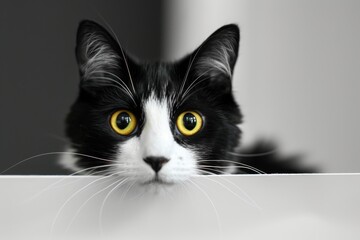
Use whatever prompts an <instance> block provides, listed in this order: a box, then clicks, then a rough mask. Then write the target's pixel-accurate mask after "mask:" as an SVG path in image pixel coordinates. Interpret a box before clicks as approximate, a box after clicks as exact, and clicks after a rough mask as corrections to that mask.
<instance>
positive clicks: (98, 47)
mask: <svg viewBox="0 0 360 240" xmlns="http://www.w3.org/2000/svg"><path fill="white" fill-rule="evenodd" d="M85 44H86V45H85V58H86V61H85V63H84V64H83V65H82V66H81V70H82V72H83V73H84V77H85V79H91V77H92V75H93V74H95V73H99V71H101V70H103V68H104V67H107V68H116V67H117V66H118V64H117V63H118V58H119V57H118V55H117V54H116V53H115V52H114V51H113V50H112V49H111V47H110V46H109V45H108V44H106V40H104V39H103V38H102V37H101V36H99V35H98V34H95V33H90V34H88V36H87V41H86V42H85Z"/></svg>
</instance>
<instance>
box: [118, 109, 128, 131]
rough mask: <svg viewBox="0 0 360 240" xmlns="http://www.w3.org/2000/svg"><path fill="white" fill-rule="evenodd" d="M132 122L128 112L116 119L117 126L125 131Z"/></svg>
mask: <svg viewBox="0 0 360 240" xmlns="http://www.w3.org/2000/svg"><path fill="white" fill-rule="evenodd" d="M130 122H131V117H130V116H129V114H128V113H127V112H122V113H120V114H119V116H118V117H117V119H116V125H117V126H118V128H120V129H125V128H126V127H127V126H129V123H130Z"/></svg>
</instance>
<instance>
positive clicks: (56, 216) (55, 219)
mask: <svg viewBox="0 0 360 240" xmlns="http://www.w3.org/2000/svg"><path fill="white" fill-rule="evenodd" d="M114 175H116V174H112V175H109V176H105V177H102V178H97V179H95V180H94V181H92V182H90V183H88V184H87V185H85V186H84V187H82V188H80V189H79V190H77V191H76V192H75V193H73V194H72V195H71V196H70V197H69V198H68V199H67V200H66V201H65V202H64V203H63V204H62V205H61V207H60V209H59V210H58V212H57V213H56V215H55V218H54V220H53V222H52V225H51V229H50V235H51V236H52V234H53V232H54V228H55V225H56V222H57V219H58V218H59V216H60V214H61V212H62V210H63V209H64V208H65V206H66V205H67V204H68V203H69V202H70V201H71V200H72V199H73V198H74V197H75V196H76V195H77V194H79V193H80V192H82V191H83V190H85V189H86V188H88V187H89V186H91V185H93V184H94V183H96V182H98V181H101V180H104V179H107V178H110V177H113V176H114Z"/></svg>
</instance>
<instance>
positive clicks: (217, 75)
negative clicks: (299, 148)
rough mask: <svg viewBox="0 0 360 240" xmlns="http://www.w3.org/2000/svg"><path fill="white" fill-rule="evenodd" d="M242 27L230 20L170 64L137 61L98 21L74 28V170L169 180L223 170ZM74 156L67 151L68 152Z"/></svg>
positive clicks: (70, 162)
mask: <svg viewBox="0 0 360 240" xmlns="http://www.w3.org/2000/svg"><path fill="white" fill-rule="evenodd" d="M238 41H239V30H238V28H237V27H236V26H235V25H227V26H224V27H222V28H221V29H219V30H218V31H216V32H215V33H214V34H212V35H211V36H210V37H209V38H208V39H207V40H206V41H205V42H204V43H203V44H202V45H201V46H200V47H199V48H198V49H196V50H195V51H194V52H193V53H192V54H190V55H189V56H187V57H185V58H183V59H181V60H180V61H177V62H174V63H139V62H136V61H135V60H133V59H132V58H130V57H129V56H128V55H127V54H126V53H125V52H124V51H123V49H122V48H121V47H120V45H119V43H118V42H117V41H116V40H115V39H114V38H113V37H112V36H111V35H110V34H109V33H108V32H107V31H106V30H105V29H104V28H102V27H101V26H99V25H97V24H96V23H94V22H90V21H84V22H82V23H81V24H80V26H79V30H78V35H77V48H76V54H77V60H78V64H79V69H80V76H81V82H80V92H79V96H78V98H77V100H76V102H75V103H74V105H73V106H72V108H71V111H70V113H69V115H68V117H67V136H68V137H69V138H70V140H71V142H72V146H71V151H73V152H74V153H78V155H66V157H64V158H63V160H62V162H63V164H64V165H65V166H67V167H68V168H71V169H73V170H82V169H86V168H89V169H88V171H84V172H88V173H89V172H91V173H93V172H98V173H99V174H117V175H120V176H124V177H127V178H128V179H130V180H132V181H135V182H138V183H140V184H147V183H164V184H171V183H176V182H179V181H184V180H186V179H188V178H189V177H190V176H192V175H195V174H206V173H207V172H212V173H217V174H218V173H221V172H224V171H226V170H227V167H228V165H229V164H228V162H226V161H222V160H225V159H230V158H229V154H228V153H229V151H232V150H233V149H234V148H235V147H236V146H237V145H238V141H239V137H240V130H239V129H238V127H237V124H239V123H240V122H241V114H240V111H239V108H238V106H237V104H236V103H235V101H234V98H233V95H232V85H231V78H232V73H233V68H234V65H235V62H236V59H237V52H238ZM70 156H71V157H70Z"/></svg>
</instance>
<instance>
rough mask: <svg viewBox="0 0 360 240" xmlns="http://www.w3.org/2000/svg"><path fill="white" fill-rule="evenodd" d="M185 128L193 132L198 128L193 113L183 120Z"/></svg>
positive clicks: (187, 114) (185, 116) (186, 115)
mask: <svg viewBox="0 0 360 240" xmlns="http://www.w3.org/2000/svg"><path fill="white" fill-rule="evenodd" d="M183 123H184V127H185V128H186V129H187V130H190V131H191V130H193V129H194V128H195V127H196V117H195V116H194V114H192V113H186V114H185V115H184V118H183Z"/></svg>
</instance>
